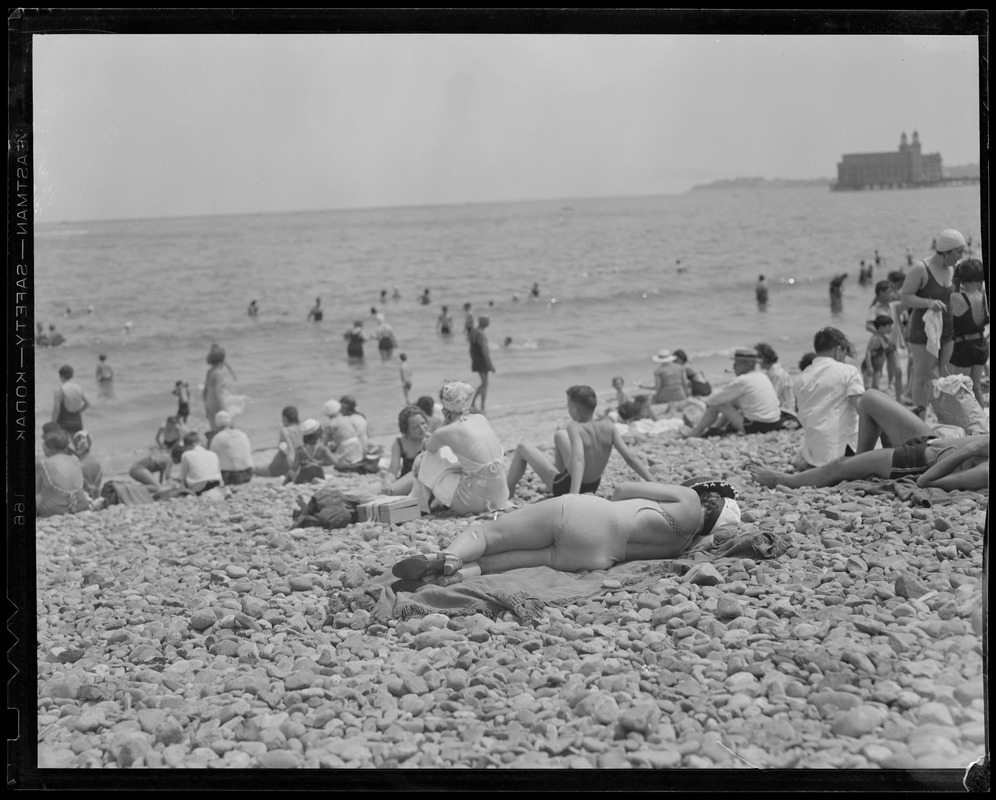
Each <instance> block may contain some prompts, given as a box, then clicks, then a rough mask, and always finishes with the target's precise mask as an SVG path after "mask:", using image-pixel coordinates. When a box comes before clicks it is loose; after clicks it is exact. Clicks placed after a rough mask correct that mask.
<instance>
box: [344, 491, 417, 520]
mask: <svg viewBox="0 0 996 800" xmlns="http://www.w3.org/2000/svg"><path fill="white" fill-rule="evenodd" d="M356 511H357V516H358V518H359V521H360V522H386V523H388V524H392V525H400V524H401V523H402V522H409V521H411V520H413V519H419V518H420V517H421V516H422V512H421V510H420V509H419V506H418V500H416V499H415V498H414V497H394V496H392V495H386V494H385V495H378V496H377V497H374V498H371V499H370V500H367V501H366V502H364V503H360V504H359V505H358V506H357V507H356Z"/></svg>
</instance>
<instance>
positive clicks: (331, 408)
mask: <svg viewBox="0 0 996 800" xmlns="http://www.w3.org/2000/svg"><path fill="white" fill-rule="evenodd" d="M340 411H342V405H341V404H340V403H339V401H338V400H329V401H328V402H327V403H326V404H325V405H323V406H322V413H323V414H325V416H326V417H334V416H335V415H336V414H338V413H339V412H340Z"/></svg>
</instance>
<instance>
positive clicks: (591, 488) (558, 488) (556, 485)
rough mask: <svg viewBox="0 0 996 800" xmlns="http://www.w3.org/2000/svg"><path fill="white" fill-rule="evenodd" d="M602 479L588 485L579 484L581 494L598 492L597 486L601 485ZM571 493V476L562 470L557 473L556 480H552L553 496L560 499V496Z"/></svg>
mask: <svg viewBox="0 0 996 800" xmlns="http://www.w3.org/2000/svg"><path fill="white" fill-rule="evenodd" d="M601 482H602V479H601V478H599V479H598V480H594V481H589V482H588V483H582V484H581V494H594V493H595V492H597V491H598V487H599V484H601ZM570 491H571V474H570V473H569V472H568V471H567V470H564V471H563V472H561V473H559V474H558V475H557V477H556V478H554V479H553V496H554V497H560V496H561V495H565V494H569V493H570Z"/></svg>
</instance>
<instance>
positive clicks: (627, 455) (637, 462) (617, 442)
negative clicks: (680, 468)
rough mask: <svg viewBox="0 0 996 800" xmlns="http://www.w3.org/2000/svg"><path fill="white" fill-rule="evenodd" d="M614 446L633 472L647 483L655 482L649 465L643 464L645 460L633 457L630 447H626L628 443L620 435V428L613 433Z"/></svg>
mask: <svg viewBox="0 0 996 800" xmlns="http://www.w3.org/2000/svg"><path fill="white" fill-rule="evenodd" d="M612 446H613V447H614V448H616V450H617V451H618V452H619V455H621V456H622V458H623V461H625V462H626V463H627V464H628V465H629V468H630V469H631V470H633V472H635V473H636V474H637V475H639V476H640V477H641V478H643V480H645V481H650V482H651V483H652V482H653V481H654V476H653V475H651V474H650V470H649V469H648V468H647V465H646V464H644V463H643V459H641V458H639V457H638V456H635V455H633V453H631V452H630V449H629V447H627V446H626V442H624V441H623V438H622V436H620V435H619V429H618V428H615V429H614V430H613V431H612Z"/></svg>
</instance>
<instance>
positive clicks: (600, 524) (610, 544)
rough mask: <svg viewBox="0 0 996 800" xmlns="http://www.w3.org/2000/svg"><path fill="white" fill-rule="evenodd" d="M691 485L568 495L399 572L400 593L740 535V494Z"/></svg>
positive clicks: (485, 527)
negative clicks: (609, 496)
mask: <svg viewBox="0 0 996 800" xmlns="http://www.w3.org/2000/svg"><path fill="white" fill-rule="evenodd" d="M686 483H687V484H688V485H683V486H677V485H673V484H663V483H649V482H639V481H634V482H632V483H623V484H620V485H619V486H617V487H616V490H615V493H614V495H613V497H612V499H611V500H608V499H605V498H602V497H597V496H594V495H590V494H568V495H563V496H561V497H553V498H550V499H548V500H541V501H539V502H537V503H530V504H529V505H526V506H523V507H522V508H519V509H516V510H515V511H511V512H509V513H508V514H505V515H502V516H499V517H498V518H496V519H495V520H494V521H488V522H483V523H476V524H473V525H471V526H470V527H469V528H467V529H466V530H464V531H462V532H461V533H459V534H458V535H457V537H456V538H455V539H454V540H453V542H452V543H451V544H450V546H449V547H447V548H446V549H445V550H443V551H442V552H441V553H434V554H431V555H428V556H426V555H414V556H409V557H408V558H406V559H404V560H402V561H399V562H398V563H397V564H395V565H394V567H393V568H392V570H391V571H392V574H393V575H394V576H395V577H396V578H400V580H398V581H395V583H394V584H393V585H392V588H394V590H395V591H409V592H410V591H415V590H416V589H418V588H419V587H421V586H423V585H425V584H427V583H432V584H435V585H441V586H446V585H449V584H451V583H458V582H460V581H462V580H463V579H464V578H470V577H474V576H477V575H487V574H490V573H495V572H504V571H505V570H510V569H519V568H523V567H541V566H542V567H550V568H552V569H556V570H561V571H562V572H577V571H579V570H598V569H608V568H609V567H612V566H613V565H615V564H618V563H620V562H622V561H638V560H644V559H661V558H674V557H676V556H678V555H680V554H681V553H683V552H685V551H687V550H688V549H689V548H690V547H691V546H692V545H693V544H694V543H696V542H697V541H700V540H701V539H702V538H703V537H705V536H708V535H709V534H716V533H721V532H722V533H726V534H730V535H732V533H733V532H734V531H736V529H737V528H738V527H739V525H740V506H739V505H738V504H737V502H736V496H737V492H736V489H735V488H734V487H733V486H731V485H730V484H728V483H726V482H724V481H709V480H706V479H693V480H691V481H687V482H686ZM737 544H738V545H739V544H742V543H737ZM779 547H781V546H780V545H776V547H775V549H776V550H777V549H779ZM782 549H783V548H782ZM726 554H728V553H727V552H726V550H722V552H721V555H726Z"/></svg>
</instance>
